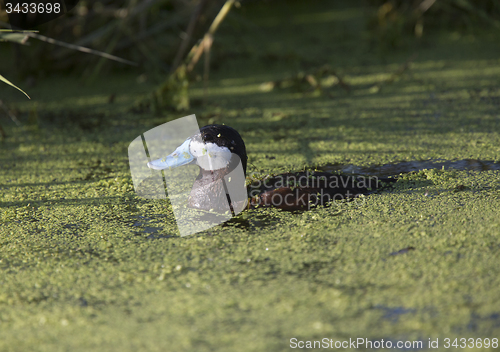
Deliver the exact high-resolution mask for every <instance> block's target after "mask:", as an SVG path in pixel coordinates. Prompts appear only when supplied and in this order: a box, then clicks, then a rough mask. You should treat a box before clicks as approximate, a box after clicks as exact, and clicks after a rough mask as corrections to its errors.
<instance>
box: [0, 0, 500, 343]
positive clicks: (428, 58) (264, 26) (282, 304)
mask: <svg viewBox="0 0 500 352" xmlns="http://www.w3.org/2000/svg"><path fill="white" fill-rule="evenodd" d="M293 4H294V5H288V4H285V3H284V2H283V3H282V2H276V3H274V4H272V5H270V4H267V5H266V6H267V7H266V6H264V5H262V3H260V2H255V3H254V2H250V3H248V4H247V5H246V6H242V8H241V9H238V10H235V11H234V12H232V13H231V14H230V15H229V17H228V18H227V20H226V22H224V24H223V25H222V27H221V30H220V33H219V34H218V35H217V36H216V37H215V42H214V48H213V54H212V55H213V57H212V60H213V61H214V62H217V69H216V70H215V69H214V70H212V71H211V76H210V81H209V86H208V91H207V93H206V96H205V93H204V88H203V84H202V83H201V82H200V83H194V84H193V85H192V86H191V87H190V97H191V101H192V108H191V109H190V110H189V111H188V112H165V113H162V114H161V115H157V114H150V113H147V112H137V111H135V112H134V110H133V109H131V107H132V106H133V104H134V102H135V101H136V100H137V99H139V97H140V96H141V94H144V93H146V92H148V91H150V90H151V89H153V87H154V85H155V84H156V82H154V80H149V81H148V82H151V83H148V82H147V83H144V84H140V83H137V82H138V81H137V80H136V76H137V75H138V74H133V73H130V72H128V73H126V74H124V75H116V74H115V76H112V77H111V78H106V79H103V80H102V81H97V82H95V83H94V84H82V83H81V81H80V78H78V77H71V76H70V77H64V76H54V77H46V78H43V79H40V80H39V81H38V82H37V85H35V86H34V87H32V88H31V89H28V93H29V94H30V95H31V96H32V98H33V99H32V100H31V101H28V100H24V99H25V98H24V97H23V96H22V95H20V93H18V92H16V91H14V90H11V88H10V87H7V86H0V94H1V95H2V100H3V102H4V104H6V106H8V107H9V108H10V109H11V110H12V111H14V112H15V113H16V115H17V116H18V118H19V120H20V121H21V124H22V125H21V126H17V125H16V124H15V123H13V122H12V121H11V120H9V119H8V118H7V117H6V116H3V115H2V116H1V117H0V122H1V124H2V126H3V129H4V130H5V134H6V136H5V137H4V138H3V139H2V140H1V141H0V350H1V351H96V350H97V351H194V350H196V351H285V350H290V349H294V348H295V349H300V348H303V349H305V350H308V348H307V346H308V345H307V344H306V341H311V342H314V341H324V340H323V339H326V340H328V341H329V342H328V347H325V345H324V344H323V345H322V347H323V348H324V349H334V348H335V343H336V342H340V343H342V342H344V341H349V340H350V339H351V340H355V339H358V338H360V339H364V340H363V341H370V343H374V342H377V341H378V342H380V341H382V340H384V341H385V342H387V341H389V342H390V343H391V344H392V346H393V347H396V344H397V342H398V341H403V342H405V341H410V342H411V343H414V342H418V341H421V342H422V347H423V348H424V349H428V348H429V343H430V341H433V342H434V343H435V341H436V340H437V344H438V345H437V347H438V350H448V349H447V348H446V339H450V340H448V341H449V344H451V343H453V341H454V339H456V338H458V339H459V340H458V347H453V346H450V348H449V349H454V350H460V349H461V347H460V344H461V343H460V339H461V338H465V339H473V340H466V341H467V346H466V349H468V350H474V349H477V350H479V349H492V350H494V349H496V348H498V339H500V299H499V297H500V265H499V261H500V216H499V212H498V209H500V178H499V177H500V170H499V168H498V163H499V162H500V159H499V158H500V134H499V131H500V85H499V84H498V82H500V56H499V55H500V47H499V46H498V41H499V40H500V33H499V32H498V31H496V32H495V30H493V29H491V30H485V31H481V30H478V33H474V34H470V33H468V34H461V33H460V32H454V31H436V32H434V33H432V35H429V36H428V37H424V38H423V39H422V42H421V43H418V45H417V44H415V45H414V44H408V46H407V47H403V48H399V49H397V50H396V49H394V50H393V51H391V52H390V53H383V52H381V51H380V50H379V49H378V47H377V46H376V44H373V43H372V45H369V42H370V39H369V35H370V33H369V31H367V30H366V29H364V28H365V27H364V26H363V23H364V21H366V19H365V17H364V16H365V15H364V12H363V8H361V7H356V6H357V5H356V4H357V3H355V2H354V3H352V4H350V5H349V7H342V6H340V5H337V6H339V7H335V5H333V4H331V3H330V2H326V3H325V2H317V3H316V2H314V4H313V5H310V6H306V5H305V2H304V3H300V2H296V3H293ZM283 11H284V12H286V16H285V15H284V14H283ZM235 34H236V35H235ZM363 43H364V44H363ZM415 53H417V55H416V56H415V55H414V54H415ZM409 58H411V59H409ZM326 64H328V65H329V66H330V67H332V68H334V69H335V70H336V74H338V75H339V76H341V77H342V79H343V81H345V82H346V84H348V85H349V90H347V89H344V88H342V86H341V85H339V84H333V85H331V86H330V87H329V88H328V89H322V90H318V89H316V90H314V91H311V89H310V86H306V88H305V89H301V87H300V84H302V83H300V82H301V81H300V79H299V78H300V77H301V76H300V75H301V74H300V73H298V72H301V71H302V72H304V73H305V74H306V75H307V74H308V73H310V72H315V70H316V69H317V68H319V67H322V66H324V65H326ZM402 67H403V69H401V68H402ZM405 67H406V68H405ZM201 72H202V71H200V73H201ZM395 72H400V74H399V73H398V74H396V75H395V74H394V73H395ZM297 77H298V78H297ZM391 77H392V78H391ZM326 80H328V79H327V78H326ZM331 80H332V81H331V82H333V83H335V82H336V81H335V78H334V77H333V78H331ZM287 82H288V83H289V84H288V83H287ZM297 82H298V83H297ZM331 82H330V83H331ZM297 85H298V86H299V87H297ZM324 85H325V86H327V85H328V82H325V84H324ZM111 95H113V97H114V98H113V99H110V98H109V97H110V96H111ZM202 101H206V102H205V104H203V103H201V102H202ZM191 113H195V114H196V115H197V117H198V121H199V123H200V125H205V124H208V123H225V124H227V125H230V126H232V127H234V128H235V129H237V130H238V131H239V132H240V134H241V135H242V137H243V139H244V140H245V143H246V148H247V152H248V155H249V166H248V170H247V174H248V175H250V174H253V175H266V174H268V173H278V172H283V171H290V170H303V169H305V168H319V169H324V170H342V171H344V172H356V173H370V172H372V173H375V174H379V175H382V174H383V175H387V174H391V172H388V171H387V170H394V171H395V176H398V181H397V182H396V183H395V186H394V187H392V188H388V189H386V190H384V191H382V192H379V193H375V194H371V195H369V196H366V197H363V198H360V199H359V200H358V201H356V202H335V203H333V204H331V205H330V206H329V207H319V208H316V209H313V210H311V211H305V212H284V211H280V210H278V209H272V208H271V209H254V210H248V211H245V212H243V213H242V214H240V215H238V216H237V217H236V218H234V219H232V220H231V221H228V222H226V223H224V224H222V225H219V226H216V227H213V228H211V229H209V230H206V231H204V232H201V233H198V234H195V235H192V236H187V237H180V236H179V234H178V230H177V227H176V224H175V219H174V216H173V213H172V209H171V206H170V204H169V203H168V202H167V201H164V200H146V199H142V198H139V197H137V196H136V195H135V193H134V191H133V186H132V181H131V177H130V171H129V165H128V159H127V148H128V145H129V143H130V142H131V141H132V140H133V139H134V138H136V137H137V136H138V135H140V134H141V133H143V132H145V131H147V130H148V129H150V128H152V127H154V126H157V125H159V124H162V123H165V122H167V121H171V120H173V119H175V118H178V117H182V116H186V115H189V114H191ZM464 160H465V161H464ZM436 163H437V164H436ZM478 163H479V164H480V165H484V166H482V167H480V166H477V165H478ZM382 165H389V166H385V169H384V167H383V166H382ZM390 165H396V166H394V167H393V168H391V166H390ZM478 339H481V341H482V342H481V343H482V344H481V346H479V345H478V342H477V341H478ZM487 339H488V340H487ZM494 339H497V340H496V341H497V345H495V344H494V341H495V340H494ZM470 341H474V344H473V346H472V347H473V348H471V345H470V343H471V342H470ZM486 341H488V346H489V347H487V346H486ZM299 342H301V343H302V344H299ZM294 343H295V345H294ZM309 346H311V345H309ZM315 346H316V348H318V349H321V348H319V347H318V345H315ZM495 346H496V348H495ZM313 347H314V346H313ZM337 347H339V348H337V349H344V350H347V349H349V348H351V347H352V345H349V346H348V347H346V345H345V344H344V345H342V344H340V345H337ZM357 347H359V349H360V350H370V345H367V344H362V345H360V346H357ZM407 347H408V346H407ZM418 347H419V346H418V345H412V348H410V349H414V350H415V349H418ZM433 347H436V344H434V346H433ZM373 348H374V349H375V347H373Z"/></svg>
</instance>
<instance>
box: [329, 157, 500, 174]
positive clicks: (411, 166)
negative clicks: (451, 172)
mask: <svg viewBox="0 0 500 352" xmlns="http://www.w3.org/2000/svg"><path fill="white" fill-rule="evenodd" d="M443 167H444V168H445V169H455V170H474V171H488V170H500V163H499V162H494V161H484V160H477V159H463V160H456V161H449V160H442V159H434V160H425V161H403V162H400V163H392V164H384V165H372V166H367V167H362V166H356V165H341V164H333V165H332V164H330V165H326V166H323V167H321V168H320V169H321V171H325V172H340V173H352V174H357V175H367V176H368V175H369V176H378V177H387V176H394V175H399V174H405V173H409V172H412V171H420V170H424V169H441V168H443Z"/></svg>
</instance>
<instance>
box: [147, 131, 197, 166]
mask: <svg viewBox="0 0 500 352" xmlns="http://www.w3.org/2000/svg"><path fill="white" fill-rule="evenodd" d="M189 143H191V140H190V139H186V141H185V142H184V143H182V144H181V145H180V146H179V147H177V149H176V150H175V151H174V152H173V153H172V154H170V155H167V156H166V157H164V158H161V159H156V160H153V161H150V162H149V163H148V167H149V168H150V169H154V170H164V169H169V168H173V167H178V166H182V165H186V164H189V163H190V162H191V161H193V160H194V157H193V156H192V155H191V153H190V152H189Z"/></svg>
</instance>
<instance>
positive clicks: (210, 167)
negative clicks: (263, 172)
mask: <svg viewBox="0 0 500 352" xmlns="http://www.w3.org/2000/svg"><path fill="white" fill-rule="evenodd" d="M247 161H248V157H247V154H246V148H245V143H244V142H243V139H242V138H241V136H240V134H239V133H238V132H237V131H236V130H235V129H233V128H231V127H229V126H225V125H208V126H205V127H203V128H201V129H200V132H199V133H197V134H195V135H193V136H191V137H189V138H188V139H186V141H185V142H184V143H183V144H182V145H181V146H179V147H178V148H177V149H176V150H175V151H174V152H173V153H172V154H170V155H168V156H166V157H164V158H162V159H157V160H153V161H151V162H149V163H148V167H149V168H151V169H155V170H163V169H168V168H174V167H179V166H182V165H187V164H196V165H198V166H199V167H200V173H199V175H198V177H197V178H196V180H195V181H194V184H193V187H192V190H191V194H190V196H189V200H188V206H189V207H190V208H195V209H201V210H216V211H217V209H218V208H220V206H219V204H222V203H224V202H226V203H225V204H226V205H227V201H229V204H230V207H231V210H233V209H235V208H239V209H241V208H242V206H243V207H246V208H255V207H277V208H281V209H283V210H290V211H292V210H308V209H310V208H311V207H314V206H317V205H328V203H330V202H331V201H333V200H342V199H352V198H356V197H359V196H360V195H367V194H370V193H373V192H374V191H376V190H378V189H380V188H381V187H383V186H384V182H380V181H385V182H387V183H391V182H394V181H395V179H384V180H381V179H378V178H377V177H365V176H354V175H337V174H332V173H328V172H321V171H301V172H290V173H285V174H281V175H272V176H267V177H265V178H263V179H261V180H253V181H252V180H250V181H252V182H250V184H249V186H248V190H247V192H248V196H249V197H248V199H247V198H246V197H245V199H244V201H243V202H244V204H242V201H241V200H240V201H239V202H234V201H231V199H230V195H229V193H230V192H228V190H227V187H226V186H225V183H224V182H221V181H223V180H224V178H225V177H226V180H227V176H228V175H230V174H231V172H233V171H234V170H235V168H236V167H237V166H238V165H241V167H242V169H243V175H242V177H243V178H244V177H245V175H246V169H247ZM242 187H244V186H242ZM221 202H222V203H221ZM223 208H224V207H223ZM224 209H227V206H226V207H225V208H224ZM238 212H239V211H238Z"/></svg>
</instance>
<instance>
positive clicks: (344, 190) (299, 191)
mask: <svg viewBox="0 0 500 352" xmlns="http://www.w3.org/2000/svg"><path fill="white" fill-rule="evenodd" d="M385 181H387V182H391V180H390V179H389V180H385ZM257 183H258V184H257V185H253V187H251V188H250V202H249V204H250V207H259V206H261V207H277V208H280V209H283V210H290V211H293V210H309V209H310V208H311V207H314V206H317V205H327V204H328V203H330V202H331V201H334V200H343V199H353V198H356V197H359V196H360V195H366V194H369V193H372V192H373V191H375V190H377V189H379V188H381V187H382V186H383V184H384V182H381V180H379V179H378V178H376V177H364V176H357V177H356V176H354V175H336V174H331V173H328V172H318V171H304V172H296V173H286V174H281V175H277V176H274V177H270V178H267V179H264V180H263V181H260V182H257Z"/></svg>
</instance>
